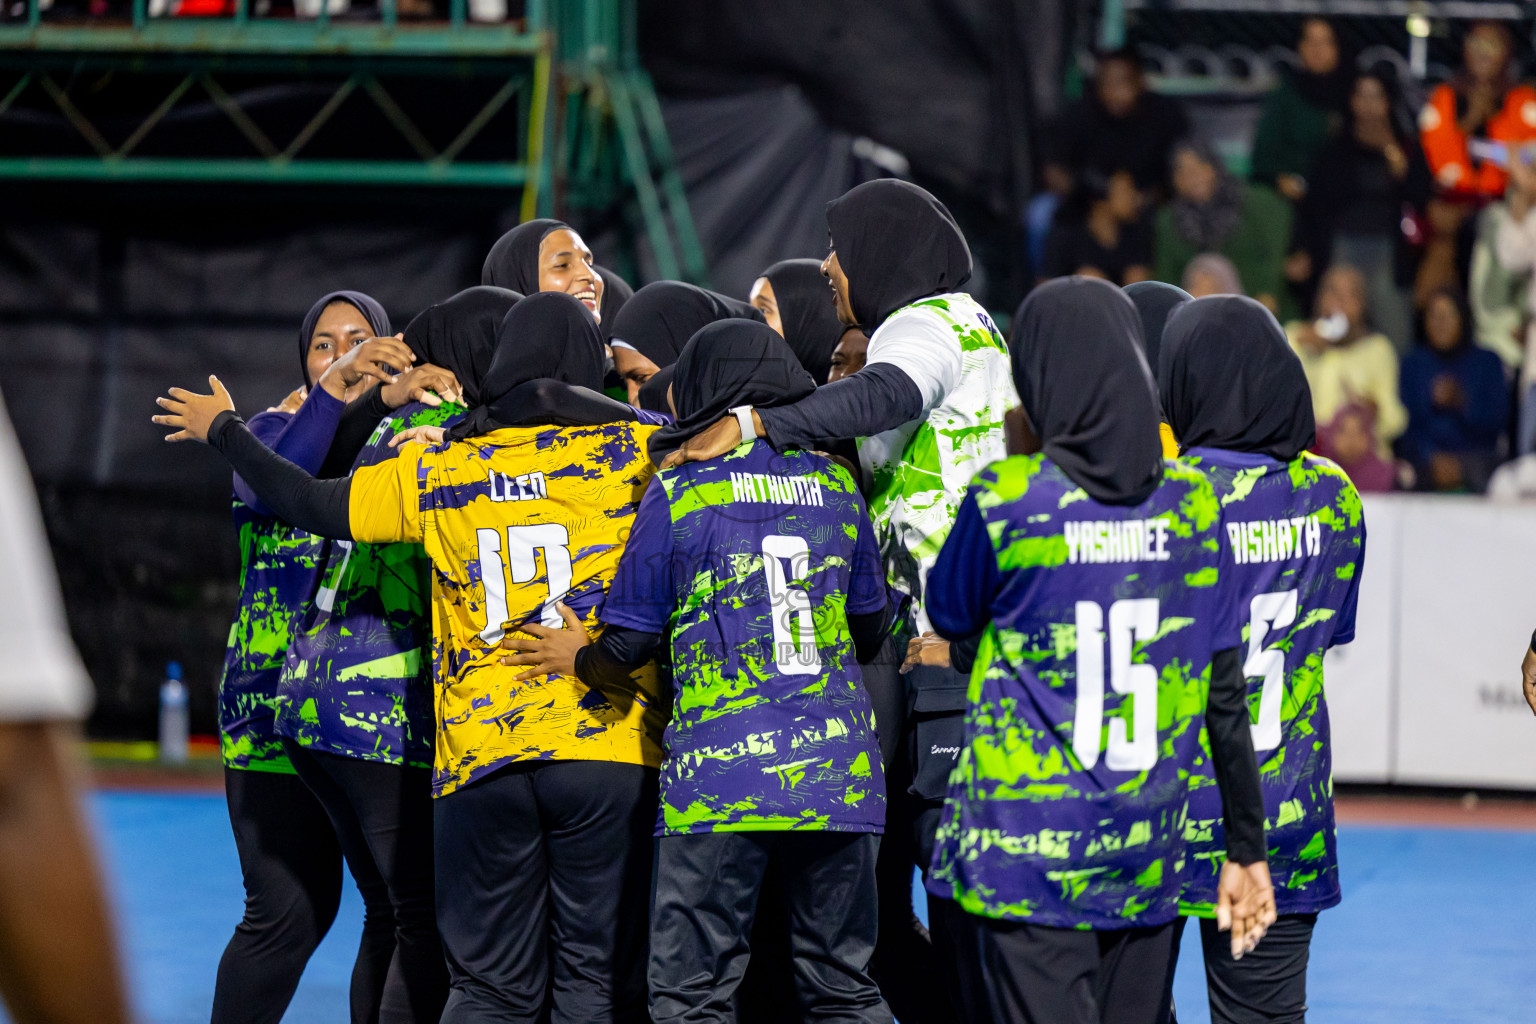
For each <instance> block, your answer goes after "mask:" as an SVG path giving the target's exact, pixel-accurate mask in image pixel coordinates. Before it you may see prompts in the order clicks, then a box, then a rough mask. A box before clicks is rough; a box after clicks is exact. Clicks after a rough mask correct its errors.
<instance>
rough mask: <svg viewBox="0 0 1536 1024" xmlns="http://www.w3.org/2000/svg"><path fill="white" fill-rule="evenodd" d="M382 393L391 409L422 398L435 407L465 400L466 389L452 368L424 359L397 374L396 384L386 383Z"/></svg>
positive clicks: (421, 401)
mask: <svg viewBox="0 0 1536 1024" xmlns="http://www.w3.org/2000/svg"><path fill="white" fill-rule="evenodd" d="M379 397H381V398H382V399H384V404H385V405H386V406H388V407H389V408H391V409H398V408H400V407H401V406H402V405H409V404H410V403H411V402H420V403H421V404H422V405H430V406H433V407H434V408H435V407H437V406H439V405H442V404H443V403H444V402H458V403H459V404H461V405H462V404H463V402H464V389H463V388H462V387H460V386H459V379H458V378H457V377H455V376H454V375H453V371H451V370H445V369H443V368H442V367H441V366H433V365H432V364H431V363H422V364H421V365H420V366H413V367H411V368H410V369H409V370H406V371H405V372H404V373H402V374H400V375H399V376H397V377H396V378H395V382H394V383H393V384H386V385H384V387H383V389H382V391H381V392H380V395H379Z"/></svg>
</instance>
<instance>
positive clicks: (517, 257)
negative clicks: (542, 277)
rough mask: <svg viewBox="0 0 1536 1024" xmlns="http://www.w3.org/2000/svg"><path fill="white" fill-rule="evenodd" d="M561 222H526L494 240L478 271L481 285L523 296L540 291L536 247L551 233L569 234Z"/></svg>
mask: <svg viewBox="0 0 1536 1024" xmlns="http://www.w3.org/2000/svg"><path fill="white" fill-rule="evenodd" d="M569 228H570V225H569V224H567V223H566V222H565V221H563V220H551V219H549V218H548V217H540V218H538V219H537V220H530V221H525V222H524V223H522V224H519V225H518V226H517V227H515V228H513V229H512V230H511V231H508V232H507V233H506V234H504V235H502V236H501V237H500V238H498V239H497V240H496V244H495V245H493V246H491V251H490V252H488V253H486V255H485V263H484V264H482V265H481V267H480V283H481V284H489V285H495V286H496V287H497V288H510V289H512V290H513V291H515V292H522V293H523V294H524V295H532V294H533V293H534V292H536V291H538V290H539V243H540V242H542V241H544V236H545V235H548V234H549V233H550V232H551V231H560V230H562V229H565V230H569Z"/></svg>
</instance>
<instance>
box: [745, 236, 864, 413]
mask: <svg viewBox="0 0 1536 1024" xmlns="http://www.w3.org/2000/svg"><path fill="white" fill-rule="evenodd" d="M759 276H761V277H766V278H767V279H768V283H769V284H771V285H773V297H774V300H775V301H776V302H778V304H779V320H780V322H781V323H783V325H784V340H785V341H787V342H788V343H789V347H790V348H791V349H793V350H794V353H795V355H796V356H797V357H798V358H799V360H800V365H801V366H803V367H805V369H806V372H807V373H809V374H810V375H811V377H812V378H814V379H815V381H816V383H817V385H818V386H819V385H822V384H825V383H826V382H827V374H829V373H831V372H832V350H833V349H834V348H837V342H838V340H839V339H840V338H842V336H843V332H844V331H845V330H847V328H846V327H844V326H843V325H842V323H840V322H839V321H838V319H837V303H836V301H835V299H834V298H833V295H832V285H831V282H829V281H828V280H827V279H826V278H825V277H823V276H822V273H821V261H820V260H781V261H779V262H778V263H775V264H774V265H773V266H771V267H769V268H768V269H767V270H765V271H763V272H762V274H761V275H759Z"/></svg>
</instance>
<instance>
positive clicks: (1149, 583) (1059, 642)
mask: <svg viewBox="0 0 1536 1024" xmlns="http://www.w3.org/2000/svg"><path fill="white" fill-rule="evenodd" d="M1220 538H1221V521H1220V514H1219V511H1218V508H1217V504H1216V495H1215V492H1214V491H1213V490H1212V488H1211V484H1210V482H1209V481H1208V480H1206V479H1205V477H1204V475H1203V474H1202V473H1201V472H1200V471H1199V470H1198V469H1195V468H1193V467H1191V466H1188V465H1185V464H1182V463H1179V462H1167V463H1165V470H1164V474H1163V479H1162V482H1161V483H1160V484H1159V485H1158V487H1157V489H1156V490H1155V491H1153V492H1152V494H1151V495H1150V496H1149V497H1148V498H1147V499H1146V500H1145V501H1143V502H1142V503H1141V504H1139V505H1130V506H1125V505H1106V504H1100V503H1099V502H1096V501H1094V500H1093V499H1091V498H1089V497H1088V495H1087V493H1086V492H1084V491H1083V489H1082V488H1080V487H1078V486H1077V484H1075V483H1073V482H1072V480H1071V479H1070V478H1068V477H1067V475H1066V474H1065V473H1063V472H1062V471H1061V469H1060V468H1058V467H1057V466H1056V465H1055V464H1054V463H1052V462H1051V461H1050V460H1049V459H1047V458H1046V457H1045V456H1043V455H1031V456H1014V457H1012V458H1008V459H1005V460H1003V461H1001V462H996V463H993V464H992V466H991V467H989V468H988V469H986V470H984V471H983V472H982V473H981V474H980V475H979V476H978V477H977V478H976V482H975V483H973V484H972V485H971V488H970V491H969V493H968V494H967V496H966V499H965V502H964V504H962V505H961V507H960V512H959V515H958V517H957V519H956V522H955V527H954V529H953V530H952V531H951V533H950V535H949V539H948V541H947V542H946V543H945V547H944V550H943V552H941V554H940V555H939V559H938V562H937V563H936V564H935V566H934V568H933V570H932V571H931V572H930V573H929V576H928V590H927V600H928V609H929V616H930V617H931V618H932V619H933V621H934V624H935V626H937V627H938V628H939V630H940V631H941V632H943V633H944V634H946V635H951V636H955V635H962V636H963V635H965V634H966V633H967V632H970V631H972V630H974V629H975V628H976V625H977V624H978V623H980V622H986V623H988V625H987V626H986V632H985V634H984V637H983V640H982V643H981V649H980V652H979V653H978V655H977V658H976V665H975V668H974V670H973V671H972V674H971V684H970V692H969V694H968V698H967V708H966V712H965V733H964V738H963V741H962V744H961V748H960V757H959V760H958V761H957V762H956V765H955V769H954V771H953V772H952V773H951V775H950V779H949V793H948V796H947V798H946V800H945V804H944V810H943V812H942V814H941V816H940V823H939V831H938V838H937V842H936V844H935V847H934V855H933V865H932V868H931V871H930V873H929V878H928V888H929V889H930V891H932V892H934V893H936V894H937V895H940V896H944V897H948V898H951V899H954V900H956V901H958V902H959V903H960V905H961V906H962V907H964V908H965V909H966V910H967V911H969V912H971V913H973V914H980V915H984V916H987V917H994V918H1004V919H1012V920H1020V921H1027V922H1029V923H1031V924H1037V925H1045V926H1048V927H1053V928H1095V929H1116V928H1134V927H1153V926H1157V925H1160V924H1164V923H1167V922H1168V921H1171V920H1173V919H1174V918H1175V917H1176V916H1177V915H1178V899H1179V889H1180V885H1181V883H1182V881H1183V874H1184V869H1185V844H1184V819H1185V816H1186V814H1187V803H1188V788H1189V777H1190V775H1191V773H1192V771H1193V766H1194V765H1195V763H1196V762H1197V760H1199V759H1200V758H1201V757H1202V753H1201V749H1200V733H1201V727H1202V723H1203V722H1204V717H1205V703H1206V693H1207V691H1208V689H1209V686H1210V672H1211V655H1212V653H1214V652H1215V651H1220V650H1226V649H1229V648H1232V647H1236V646H1237V645H1238V641H1239V636H1240V628H1239V627H1240V623H1239V621H1238V617H1237V614H1236V610H1235V608H1234V602H1233V600H1232V599H1231V594H1230V592H1229V591H1228V589H1227V588H1228V587H1229V586H1230V584H1229V582H1228V581H1229V579H1230V575H1231V572H1232V570H1231V568H1230V566H1229V565H1228V564H1227V563H1226V561H1225V558H1226V556H1225V554H1224V551H1225V548H1224V547H1223V545H1221V544H1220Z"/></svg>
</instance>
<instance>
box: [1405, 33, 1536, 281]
mask: <svg viewBox="0 0 1536 1024" xmlns="http://www.w3.org/2000/svg"><path fill="white" fill-rule="evenodd" d="M1512 57H1513V47H1512V40H1511V38H1510V34H1509V29H1508V28H1506V27H1505V26H1504V25H1503V24H1501V23H1499V22H1488V21H1483V22H1477V23H1475V24H1474V25H1473V26H1472V27H1471V28H1470V29H1469V30H1468V31H1467V34H1466V37H1465V38H1464V40H1463V41H1462V68H1461V70H1460V71H1459V72H1458V73H1457V75H1456V77H1455V78H1454V79H1452V80H1451V81H1450V82H1447V83H1445V84H1443V85H1440V86H1437V87H1436V88H1435V90H1434V91H1433V92H1431V93H1430V94H1429V101H1428V102H1427V103H1425V105H1424V109H1423V111H1421V112H1420V114H1419V133H1420V134H1419V137H1420V140H1421V141H1422V144H1423V147H1424V155H1425V157H1426V158H1427V159H1428V161H1429V169H1430V171H1431V172H1432V173H1433V175H1434V178H1435V183H1436V184H1437V185H1438V187H1439V190H1440V194H1439V196H1438V197H1437V199H1436V201H1434V202H1433V203H1431V204H1430V207H1429V217H1428V221H1429V226H1430V229H1431V230H1430V237H1429V242H1428V244H1427V245H1426V247H1425V251H1424V258H1423V259H1422V260H1421V262H1420V265H1419V274H1418V280H1417V282H1416V285H1415V293H1416V295H1417V296H1418V299H1419V302H1420V304H1421V305H1422V304H1423V302H1424V300H1426V299H1427V298H1428V296H1429V294H1430V293H1431V292H1433V291H1434V290H1435V289H1436V288H1440V287H1443V286H1445V285H1450V284H1455V283H1456V282H1457V281H1458V280H1459V275H1458V273H1457V265H1456V264H1457V241H1456V239H1457V234H1458V232H1459V231H1460V230H1461V228H1462V225H1463V224H1465V223H1466V221H1467V218H1468V217H1469V216H1470V215H1471V214H1472V212H1473V211H1474V209H1475V207H1476V206H1477V205H1479V204H1482V203H1486V202H1487V201H1489V200H1492V199H1497V198H1499V197H1500V196H1501V195H1503V194H1504V187H1505V184H1506V183H1507V181H1508V172H1507V168H1508V166H1509V159H1510V151H1511V150H1512V149H1513V148H1514V147H1516V146H1519V145H1520V144H1521V143H1525V142H1530V141H1531V140H1533V139H1536V89H1532V88H1531V87H1530V86H1527V85H1518V84H1516V82H1515V69H1514V61H1513V59H1512Z"/></svg>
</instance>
